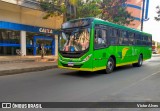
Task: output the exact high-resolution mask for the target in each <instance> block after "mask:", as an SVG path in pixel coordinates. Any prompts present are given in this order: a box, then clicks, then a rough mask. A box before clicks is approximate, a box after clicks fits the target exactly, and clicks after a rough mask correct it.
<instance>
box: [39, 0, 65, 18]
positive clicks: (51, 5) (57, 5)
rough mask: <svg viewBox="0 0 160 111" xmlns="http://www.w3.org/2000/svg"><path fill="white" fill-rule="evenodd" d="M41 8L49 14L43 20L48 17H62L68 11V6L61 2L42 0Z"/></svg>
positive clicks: (58, 0) (57, 0)
mask: <svg viewBox="0 0 160 111" xmlns="http://www.w3.org/2000/svg"><path fill="white" fill-rule="evenodd" d="M40 7H41V8H42V10H43V11H45V12H46V13H47V14H46V15H45V16H44V17H43V19H47V18H48V17H53V16H60V15H62V14H63V13H65V11H66V6H65V4H64V3H63V2H61V1H60V0H51V1H50V2H49V1H46V0H40Z"/></svg>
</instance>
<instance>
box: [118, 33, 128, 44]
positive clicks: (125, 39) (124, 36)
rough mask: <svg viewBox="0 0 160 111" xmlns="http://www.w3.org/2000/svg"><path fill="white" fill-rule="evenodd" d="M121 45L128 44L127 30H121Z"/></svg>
mask: <svg viewBox="0 0 160 111" xmlns="http://www.w3.org/2000/svg"><path fill="white" fill-rule="evenodd" d="M119 45H128V37H127V32H126V31H123V30H120V37H119Z"/></svg>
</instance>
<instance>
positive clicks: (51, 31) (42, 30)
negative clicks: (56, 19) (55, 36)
mask: <svg viewBox="0 0 160 111" xmlns="http://www.w3.org/2000/svg"><path fill="white" fill-rule="evenodd" d="M39 32H42V33H49V34H52V33H53V30H52V29H47V28H39Z"/></svg>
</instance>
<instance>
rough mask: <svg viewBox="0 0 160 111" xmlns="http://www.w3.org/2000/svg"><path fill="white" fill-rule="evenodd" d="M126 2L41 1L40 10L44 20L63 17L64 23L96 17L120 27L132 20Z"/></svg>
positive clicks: (103, 0)
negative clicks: (56, 16)
mask: <svg viewBox="0 0 160 111" xmlns="http://www.w3.org/2000/svg"><path fill="white" fill-rule="evenodd" d="M125 2H126V0H50V2H49V1H46V0H41V2H40V6H41V8H42V9H43V10H44V11H46V12H47V15H46V16H45V17H44V18H48V17H52V16H55V15H63V17H64V21H66V20H70V19H75V18H84V17H98V18H101V19H103V20H108V21H110V22H114V23H117V24H121V25H128V24H130V22H131V21H133V20H134V18H133V17H132V16H131V13H129V12H128V11H127V10H126V6H125V5H124V4H125Z"/></svg>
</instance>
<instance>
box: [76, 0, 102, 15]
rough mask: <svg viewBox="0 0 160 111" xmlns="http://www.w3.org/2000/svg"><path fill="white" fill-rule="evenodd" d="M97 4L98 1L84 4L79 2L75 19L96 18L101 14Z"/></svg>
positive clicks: (90, 0)
mask: <svg viewBox="0 0 160 111" xmlns="http://www.w3.org/2000/svg"><path fill="white" fill-rule="evenodd" d="M98 3H100V0H87V1H86V2H84V1H82V0H79V1H78V7H77V16H76V18H85V17H98V15H99V14H101V13H102V10H101V9H100V8H99V5H98Z"/></svg>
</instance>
